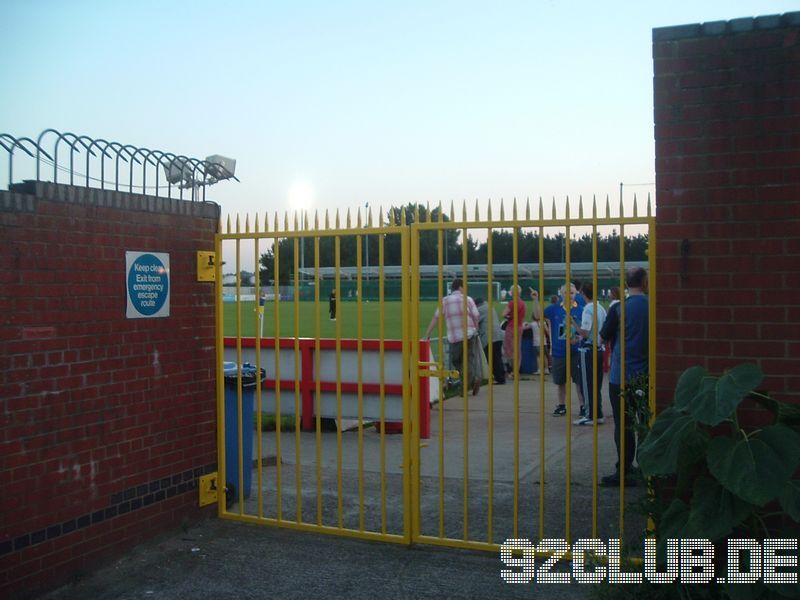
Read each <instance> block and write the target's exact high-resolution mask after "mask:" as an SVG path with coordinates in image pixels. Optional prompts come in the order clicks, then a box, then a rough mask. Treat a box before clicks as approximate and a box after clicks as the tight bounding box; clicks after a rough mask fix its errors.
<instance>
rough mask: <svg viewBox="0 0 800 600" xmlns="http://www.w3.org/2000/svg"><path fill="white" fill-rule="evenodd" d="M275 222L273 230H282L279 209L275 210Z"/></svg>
mask: <svg viewBox="0 0 800 600" xmlns="http://www.w3.org/2000/svg"><path fill="white" fill-rule="evenodd" d="M273 223H274V224H275V227H274V228H273V231H275V232H278V231H280V229H281V226H280V221H278V211H277V210H276V211H275V219H274V220H273Z"/></svg>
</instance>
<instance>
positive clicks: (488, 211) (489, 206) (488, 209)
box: [486, 198, 492, 221]
mask: <svg viewBox="0 0 800 600" xmlns="http://www.w3.org/2000/svg"><path fill="white" fill-rule="evenodd" d="M486 220H487V221H491V220H492V199H491V198H489V201H488V202H487V203H486Z"/></svg>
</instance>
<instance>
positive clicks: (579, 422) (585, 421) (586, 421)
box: [572, 417, 606, 426]
mask: <svg viewBox="0 0 800 600" xmlns="http://www.w3.org/2000/svg"><path fill="white" fill-rule="evenodd" d="M605 422H606V420H605V419H604V418H603V417H600V418H599V419H597V424H598V425H602V424H603V423H605ZM572 423H573V424H574V425H589V426H591V425H594V421H593V420H592V419H590V418H588V417H582V418H580V419H578V420H577V421H573V422H572Z"/></svg>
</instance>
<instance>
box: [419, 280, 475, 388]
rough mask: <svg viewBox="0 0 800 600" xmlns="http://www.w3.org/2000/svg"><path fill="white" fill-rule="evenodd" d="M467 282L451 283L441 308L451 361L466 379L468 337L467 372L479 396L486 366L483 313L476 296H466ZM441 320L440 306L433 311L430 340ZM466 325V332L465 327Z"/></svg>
mask: <svg viewBox="0 0 800 600" xmlns="http://www.w3.org/2000/svg"><path fill="white" fill-rule="evenodd" d="M463 285H464V282H463V281H462V280H461V279H460V278H458V277H457V278H456V279H454V280H453V283H452V284H451V285H450V294H448V295H447V296H445V297H444V298H442V306H441V310H442V313H443V314H444V322H445V326H446V328H447V341H448V342H449V343H450V360H451V362H452V364H453V367H455V368H456V369H457V370H458V372H459V373H460V375H461V380H462V381H464V369H463V367H464V340H465V339H466V340H467V343H466V346H467V375H468V376H469V378H470V381H471V382H472V385H471V387H472V394H473V395H475V394H477V393H478V391H479V390H480V388H481V379H482V378H483V365H482V363H481V358H480V354H478V353H479V352H481V347H480V337H479V335H478V322H479V321H480V315H479V314H478V308H477V307H476V306H475V302H473V300H472V298H470V297H469V296H464V292H463V290H462V287H463ZM438 322H439V309H438V308H437V309H436V312H435V313H433V318H432V319H431V322H430V324H429V325H428V329H427V331H426V332H425V337H426V338H427V339H430V337H431V331H433V328H434V327H436V324H437V323H438ZM465 324H466V332H465V331H464V326H465Z"/></svg>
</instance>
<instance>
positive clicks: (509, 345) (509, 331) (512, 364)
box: [503, 285, 527, 379]
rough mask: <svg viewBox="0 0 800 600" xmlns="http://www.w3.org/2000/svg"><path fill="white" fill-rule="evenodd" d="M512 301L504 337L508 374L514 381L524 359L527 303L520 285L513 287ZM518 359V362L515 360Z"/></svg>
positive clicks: (507, 312)
mask: <svg viewBox="0 0 800 600" xmlns="http://www.w3.org/2000/svg"><path fill="white" fill-rule="evenodd" d="M510 292H511V294H510V296H511V299H510V300H509V301H508V305H507V306H506V310H505V312H504V313H503V319H504V320H505V321H506V328H505V335H504V336H503V355H504V356H505V360H506V373H507V374H508V376H510V377H511V378H512V379H513V378H514V377H517V375H518V374H519V365H520V360H521V358H522V353H521V352H520V348H519V343H520V340H521V339H522V327H523V324H524V322H525V313H526V312H527V309H526V308H525V301H524V300H523V299H522V298H520V296H521V295H522V288H521V287H520V286H518V285H515V286H511V290H510ZM515 331H516V339H517V347H516V349H515V348H514V335H515V334H514V332H515ZM514 357H516V360H515V359H514Z"/></svg>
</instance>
